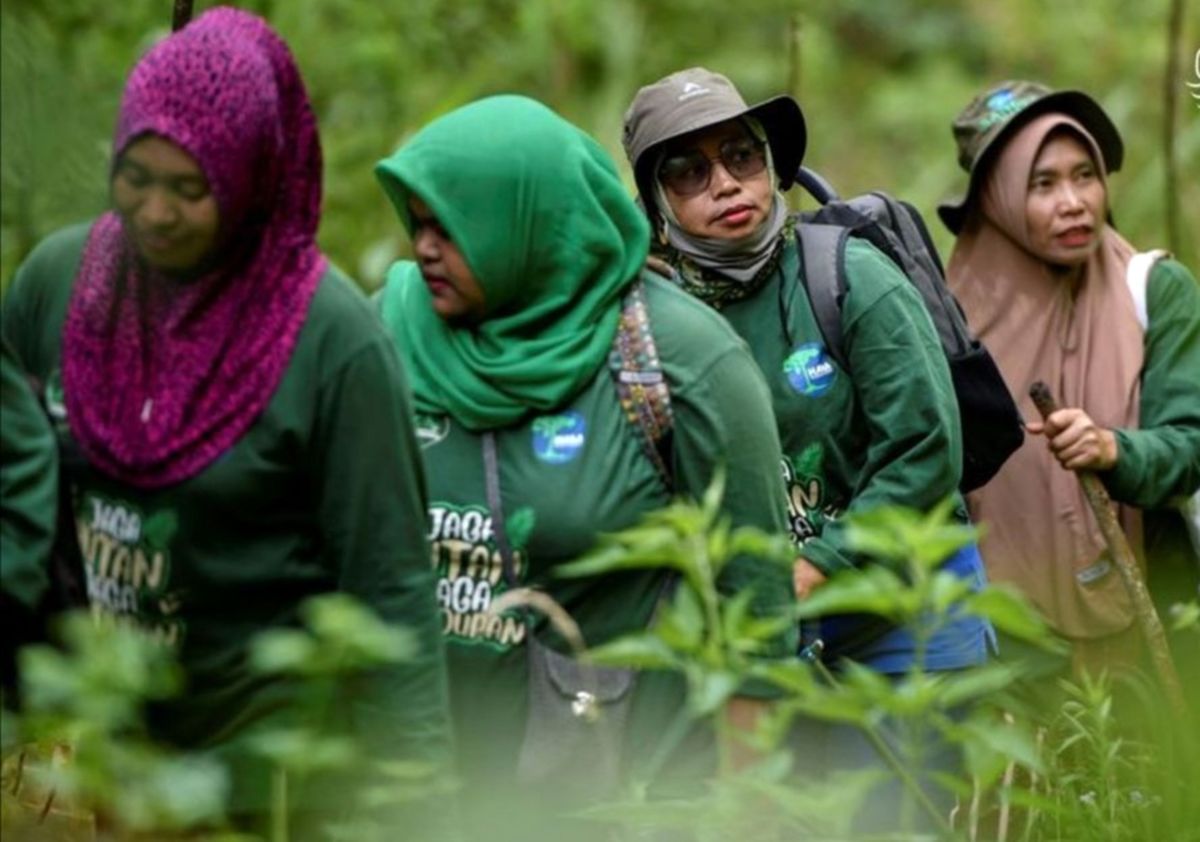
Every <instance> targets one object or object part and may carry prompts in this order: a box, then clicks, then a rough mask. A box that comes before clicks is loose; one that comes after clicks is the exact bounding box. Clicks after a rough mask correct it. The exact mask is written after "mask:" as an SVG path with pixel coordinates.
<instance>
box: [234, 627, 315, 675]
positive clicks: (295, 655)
mask: <svg viewBox="0 0 1200 842" xmlns="http://www.w3.org/2000/svg"><path fill="white" fill-rule="evenodd" d="M316 649H317V643H316V641H315V640H313V638H312V636H311V635H309V634H308V633H306V632H302V631H296V630H294V629H269V630H267V631H265V632H261V633H259V634H258V635H256V636H255V638H254V640H253V641H251V644H250V668H251V669H253V670H255V671H256V672H261V673H266V674H278V673H297V674H298V673H303V672H304V671H305V670H306V669H307V667H308V666H309V665H310V664H311V663H312V660H313V657H314V654H315V653H316Z"/></svg>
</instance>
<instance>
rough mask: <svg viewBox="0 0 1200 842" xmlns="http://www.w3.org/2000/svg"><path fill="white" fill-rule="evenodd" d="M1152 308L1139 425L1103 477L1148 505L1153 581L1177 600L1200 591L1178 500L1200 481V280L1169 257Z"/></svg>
mask: <svg viewBox="0 0 1200 842" xmlns="http://www.w3.org/2000/svg"><path fill="white" fill-rule="evenodd" d="M1146 312H1147V316H1148V319H1147V321H1148V324H1147V328H1146V338H1145V347H1146V352H1145V361H1144V362H1143V366H1142V394H1141V411H1140V418H1139V422H1138V429H1136V430H1117V431H1116V438H1117V454H1118V456H1117V465H1116V467H1115V468H1113V469H1112V470H1111V471H1108V472H1106V473H1103V474H1101V477H1102V478H1103V479H1104V482H1105V485H1106V486H1107V487H1108V491H1109V493H1110V494H1111V495H1112V496H1113V498H1114V499H1116V500H1119V501H1120V502H1122V503H1126V504H1129V505H1131V506H1137V507H1139V508H1141V509H1143V510H1144V518H1143V527H1144V528H1143V533H1144V539H1145V548H1146V557H1147V560H1148V565H1149V566H1148V571H1149V582H1150V585H1151V589H1152V590H1153V591H1154V593H1155V596H1156V597H1160V598H1161V601H1162V602H1163V603H1169V602H1171V601H1175V600H1186V599H1194V598H1195V596H1196V581H1197V563H1198V562H1197V558H1196V550H1195V549H1194V548H1193V547H1192V545H1191V542H1190V540H1189V538H1188V535H1187V531H1186V529H1185V527H1184V523H1183V520H1182V519H1181V518H1180V516H1179V512H1178V511H1177V510H1175V509H1174V508H1172V503H1174V502H1176V501H1177V500H1178V499H1179V498H1181V497H1185V496H1188V495H1191V494H1193V493H1195V492H1196V490H1197V489H1198V488H1200V286H1197V284H1196V279H1195V278H1194V277H1192V275H1191V273H1190V272H1188V270H1187V269H1186V268H1184V267H1183V266H1182V265H1180V264H1179V263H1177V262H1175V261H1174V260H1161V261H1159V262H1158V263H1157V264H1155V266H1154V270H1153V271H1152V272H1151V273H1150V280H1149V284H1148V286H1147V290H1146ZM1164 607H1166V605H1164Z"/></svg>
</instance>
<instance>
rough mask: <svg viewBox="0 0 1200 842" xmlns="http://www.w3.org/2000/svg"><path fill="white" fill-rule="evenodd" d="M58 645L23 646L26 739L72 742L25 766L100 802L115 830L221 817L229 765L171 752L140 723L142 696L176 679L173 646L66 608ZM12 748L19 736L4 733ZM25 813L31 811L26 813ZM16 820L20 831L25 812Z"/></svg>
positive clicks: (52, 784) (170, 686)
mask: <svg viewBox="0 0 1200 842" xmlns="http://www.w3.org/2000/svg"><path fill="white" fill-rule="evenodd" d="M62 639H63V645H64V648H63V649H62V650H59V649H56V648H54V647H51V646H33V647H27V648H26V649H23V650H22V651H21V653H20V654H21V659H20V660H21V680H22V701H23V703H24V706H25V707H24V711H25V712H24V714H23V715H22V716H21V717H20V720H19V723H18V722H14V721H12V720H11V719H9V720H7V721H6V727H5V730H6V732H9V731H10V729H13V728H14V726H19V734H20V743H21V744H25V745H30V746H34V747H37V746H40V747H41V751H42V752H45V753H49V752H50V751H51V750H52V749H53V747H55V746H59V745H64V744H65V745H69V746H70V761H69V762H66V763H58V764H53V763H52V764H34V765H32V766H31V768H30V769H29V770H28V772H27V774H28V775H29V777H30V778H32V779H33V780H34V781H35V782H36V783H37V784H38V786H40V788H41V789H42V790H44V791H47V792H54V793H56V796H55V797H58V798H60V799H62V800H64V801H67V802H69V803H71V804H73V805H74V806H75V807H76V808H78V809H84V810H87V809H90V810H95V811H97V812H99V813H101V814H103V815H104V816H106V817H107V818H108V821H109V822H110V823H111V824H113V825H114V827H115V828H116V829H117V830H118V831H124V832H149V831H176V830H185V829H187V828H192V827H197V826H205V827H211V826H215V825H218V824H219V823H220V821H221V817H222V815H223V809H224V804H225V798H226V796H227V791H226V790H227V783H226V775H225V770H224V769H223V768H222V767H221V766H220V765H219V764H217V763H216V762H215V761H213V760H212V759H210V758H207V757H202V756H199V755H183V754H174V753H171V752H168V751H166V750H165V749H163V748H161V747H159V746H157V745H154V744H153V743H152V742H150V740H148V739H147V737H146V735H145V732H144V730H143V728H142V713H143V710H142V709H143V706H144V705H145V703H146V702H148V701H152V700H160V699H165V698H168V697H170V696H171V695H174V694H175V693H177V692H178V691H179V689H180V681H179V672H178V668H177V667H176V665H175V663H174V659H173V657H172V655H171V652H170V650H168V649H166V648H165V647H163V646H162V645H161V644H159V643H158V642H156V641H155V640H153V639H151V638H150V637H148V636H146V635H144V634H143V633H141V632H139V631H137V630H136V629H135V628H133V627H132V626H128V625H123V624H114V623H97V622H96V621H95V620H94V619H93V618H92V617H90V616H88V615H86V614H75V615H71V616H69V617H67V618H65V620H64V622H63V624H62ZM5 743H6V750H11V749H12V748H14V747H15V746H16V744H17V742H16V741H15V740H13V741H11V743H10V739H9V737H8V736H7V734H6V738H5ZM24 818H25V819H26V821H28V820H29V818H30V816H25V817H24ZM14 822H15V825H14V827H13V828H11V829H12V830H14V831H16V832H18V833H20V832H22V830H21V825H20V824H19V819H14Z"/></svg>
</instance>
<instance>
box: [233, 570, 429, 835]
mask: <svg viewBox="0 0 1200 842" xmlns="http://www.w3.org/2000/svg"><path fill="white" fill-rule="evenodd" d="M300 615H301V617H302V618H303V620H304V624H305V625H304V628H302V629H272V630H269V631H266V632H262V633H261V634H259V635H258V636H257V637H256V638H255V639H254V640H253V641H252V643H251V647H250V664H251V667H252V668H253V669H254V670H256V671H257V672H259V673H262V674H263V675H268V676H272V677H275V678H279V679H283V680H299V681H300V682H301V692H300V693H299V695H298V698H297V699H296V700H295V702H294V703H293V710H292V711H291V714H292V716H291V718H290V722H292V723H295V724H281V725H272V726H271V727H268V728H265V729H262V730H260V731H258V732H257V733H255V734H253V735H252V736H251V737H250V740H249V743H250V746H251V748H252V749H253V750H254V751H256V752H257V753H259V754H260V755H261V756H263V757H265V758H266V759H267V760H268V761H269V762H270V764H271V766H272V767H273V769H274V778H273V781H272V793H273V794H272V804H271V812H272V827H273V828H274V830H273V835H272V839H273V840H274V842H285V840H286V839H287V838H288V833H289V828H288V821H289V813H290V811H291V810H292V809H294V808H295V807H296V806H297V805H296V804H294V803H292V800H291V797H290V795H289V793H290V792H291V791H292V786H293V785H294V784H296V783H301V782H303V781H304V780H305V779H306V778H307V777H308V776H310V775H314V774H319V773H326V774H328V773H332V775H331V777H330V778H327V780H333V779H338V780H340V781H341V782H342V783H343V784H344V788H345V797H346V799H347V802H346V803H347V804H352V805H357V806H358V807H360V808H362V809H363V811H364V813H365V815H363V816H361V818H359V817H356V818H355V819H354V820H353V821H350V822H344V823H342V824H340V825H337V826H332V825H331V826H327V827H324V828H322V832H324V833H326V834H328V835H329V837H330V838H334V839H338V838H344V839H355V840H372V839H381V840H382V839H388V838H390V836H389V835H388V833H387V829H386V828H383V827H380V826H378V825H377V823H376V821H375V816H376V815H377V811H378V810H379V809H380V808H383V807H388V806H394V805H396V804H399V803H403V802H413V801H417V800H420V799H423V798H428V797H429V796H431V795H433V794H434V793H435V792H440V791H442V790H443V789H444V788H445V787H446V786H447V783H446V782H445V781H443V780H440V779H438V778H437V777H436V775H437V773H439V772H440V771H441V770H437V769H434V768H432V767H431V766H430V765H428V764H424V763H418V762H402V761H400V760H398V759H385V760H382V761H380V760H372V759H370V758H371V756H372V754H371V749H370V747H369V746H367V745H364V744H363V743H362V742H361V740H358V739H356V738H355V737H353V736H351V735H350V734H349V733H348V732H347V731H346V729H345V725H346V724H347V723H346V717H345V715H344V711H342V710H340V708H341V707H343V706H344V705H346V704H352V703H353V702H352V701H351V700H349V699H348V698H347V696H346V695H345V694H344V693H342V692H341V691H342V690H343V689H344V688H345V687H347V686H349V685H350V684H351V683H352V682H353V681H354V680H355V679H357V678H360V677H363V676H369V675H370V674H371V673H372V672H373V671H374V670H377V669H379V668H383V667H387V666H389V665H393V664H399V663H402V662H404V661H407V660H409V659H411V658H413V657H414V656H416V654H417V651H418V650H417V643H416V639H415V637H414V636H413V634H412V633H411V631H410V630H408V629H404V628H399V627H396V626H391V625H388V624H387V623H385V622H383V621H382V620H381V619H380V618H379V617H378V616H377V615H376V614H375V613H374V612H372V611H371V610H370V609H369V608H368V607H366V606H365V605H363V604H362V603H360V602H359V601H358V600H356V599H355V598H354V597H351V596H349V595H347V594H344V593H331V594H325V595H323V596H318V597H313V598H311V599H309V600H308V601H306V602H305V603H304V604H303V605H302V606H301V608H300Z"/></svg>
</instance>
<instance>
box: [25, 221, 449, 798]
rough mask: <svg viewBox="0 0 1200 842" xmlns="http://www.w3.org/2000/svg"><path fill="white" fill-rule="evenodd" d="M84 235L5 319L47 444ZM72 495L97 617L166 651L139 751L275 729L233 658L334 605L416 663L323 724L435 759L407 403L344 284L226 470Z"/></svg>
mask: <svg viewBox="0 0 1200 842" xmlns="http://www.w3.org/2000/svg"><path fill="white" fill-rule="evenodd" d="M87 230H88V228H87V226H79V227H75V228H72V229H68V230H66V231H63V232H60V233H58V234H56V235H54V236H52V237H51V238H49V239H48V240H47V241H45V242H44V243H43V244H42V245H40V246H39V247H38V248H37V250H35V251H34V253H33V254H32V255H31V256H30V258H29V259H28V260H27V261H26V263H25V264H24V265H23V266H22V267H21V269H20V270H19V271H18V273H17V276H16V279H15V280H14V282H13V285H12V288H11V289H10V291H9V293H8V295H7V297H6V299H5V301H4V312H3V316H4V319H3V325H4V335H5V337H6V338H7V339H8V340H9V341H10V342H12V343H13V345H14V346H15V347H16V349H17V352H18V353H19V354H20V355H21V357H22V359H23V360H24V361H25V363H26V364H27V365H28V366H29V368H30V369H31V371H32V372H33V373H34V374H35V375H37V376H38V377H39V378H41V379H43V380H45V381H47V382H48V383H49V387H48V397H49V399H50V400H49V403H50V409H51V412H52V413H55V412H57V414H58V423H57V433H58V435H59V436H62V437H66V436H69V435H70V433H69V429H68V426H67V424H66V419H65V409H64V408H63V401H62V396H61V386H60V385H59V384H60V383H61V378H60V376H59V365H60V363H59V352H60V345H61V336H62V327H63V321H64V317H65V313H66V309H67V303H68V299H69V296H70V290H71V286H72V283H73V279H74V277H75V273H76V270H77V267H78V264H79V259H80V255H81V251H82V247H83V244H84V241H85V238H86V235H87ZM72 494H73V501H74V505H75V516H76V520H77V527H78V534H79V543H80V547H81V549H82V553H83V558H84V563H85V567H86V571H87V577H88V589H89V595H90V598H91V601H92V604H93V605H94V606H95V609H96V610H97V611H99V612H103V613H106V614H111V615H115V616H118V617H124V618H128V619H129V620H130V621H132V622H136V623H137V624H139V625H140V626H142V627H143V628H145V629H147V630H149V631H150V632H152V633H153V634H154V635H156V636H157V637H158V638H160V639H161V640H163V641H165V642H167V643H169V644H170V645H172V646H173V647H174V648H175V649H176V650H177V652H178V654H179V658H180V661H181V664H182V666H183V668H184V670H185V673H186V677H187V691H186V693H185V694H184V695H183V696H181V697H180V698H178V699H176V700H173V701H171V702H170V703H168V704H165V705H163V706H162V707H161V708H160V709H156V710H155V711H154V712H153V716H152V719H151V723H150V724H151V727H152V733H153V734H154V736H156V737H158V738H161V739H165V740H167V741H169V742H172V743H175V744H177V745H180V746H184V747H188V748H208V747H213V748H218V749H221V750H225V749H228V748H230V745H231V744H232V745H236V739H237V738H238V737H240V736H241V735H242V734H244V733H245V729H246V727H247V726H251V725H256V724H261V723H263V722H264V721H271V722H272V723H273V724H274V722H276V721H279V720H280V719H282V718H284V717H286V716H287V715H288V709H287V706H288V704H289V701H290V700H291V699H292V698H293V688H292V687H290V686H289V685H288V684H286V683H284V682H280V681H266V680H263V679H262V678H260V677H258V676H256V675H255V674H253V673H252V672H251V671H250V669H249V667H248V665H247V663H246V654H247V647H248V644H249V642H250V640H251V639H252V638H253V637H254V635H256V634H258V633H259V632H261V631H263V630H265V629H267V628H270V627H274V626H289V625H295V624H296V623H297V622H298V619H297V607H298V606H299V604H300V603H301V602H302V601H303V600H304V599H305V598H307V597H310V596H313V595H316V594H320V593H325V592H329V591H344V592H346V593H349V594H351V595H353V596H355V597H357V598H358V599H360V600H361V601H363V602H364V603H365V604H366V605H368V606H370V607H371V608H373V609H374V610H375V611H376V612H377V613H378V614H379V615H380V616H381V617H382V618H383V619H385V620H387V621H388V622H392V623H399V624H403V625H405V626H407V627H409V628H411V629H412V630H413V631H414V632H415V633H416V634H417V635H418V638H419V640H420V642H421V645H422V652H423V654H422V656H421V657H420V658H419V659H418V660H416V661H415V662H411V663H407V664H405V665H403V667H401V668H395V669H389V670H387V671H386V672H385V673H383V674H380V675H375V676H370V677H368V678H367V679H365V680H364V681H363V688H364V689H363V691H362V692H361V693H356V694H354V695H353V697H352V698H349V699H347V702H346V703H345V704H341V705H338V706H337V715H338V716H339V717H344V718H345V720H346V722H347V723H348V724H349V725H350V727H352V728H353V729H355V731H356V732H357V733H358V735H359V736H360V737H364V738H365V739H366V740H367V741H368V742H367V744H368V745H369V746H370V748H371V750H372V752H374V753H378V754H379V755H381V756H386V757H389V758H393V759H395V758H428V759H430V760H433V761H435V762H437V761H439V760H444V759H445V758H446V752H447V750H448V733H449V728H448V720H447V717H446V696H445V675H444V656H443V646H442V641H441V636H440V634H439V633H438V631H439V630H438V621H437V613H436V608H435V603H434V601H433V599H432V594H433V579H432V576H431V575H430V569H429V562H428V552H429V550H428V544H427V542H426V540H425V526H426V524H425V511H424V506H425V497H424V495H423V493H422V485H421V468H420V462H419V459H418V457H417V454H416V446H415V442H414V438H413V434H412V427H411V421H410V415H409V407H408V391H407V385H406V383H405V380H404V376H403V372H402V370H401V368H400V365H399V363H398V361H397V358H396V355H395V352H394V350H393V349H392V348H391V347H390V343H389V340H388V338H387V337H386V335H385V334H384V332H383V330H382V328H381V327H380V326H379V324H378V321H377V320H376V319H375V318H374V316H373V314H372V313H371V312H370V308H369V306H368V305H367V304H366V302H365V301H364V300H363V299H362V297H361V295H360V294H359V293H358V291H357V290H356V289H355V288H354V287H353V285H352V284H351V283H350V282H349V281H348V280H347V279H346V278H345V277H344V276H343V275H341V273H340V272H338V271H337V270H335V269H332V268H331V269H330V270H329V271H328V272H327V273H326V275H325V277H324V278H323V279H322V280H321V283H320V286H319V288H318V290H317V292H316V294H315V296H314V297H313V299H312V303H311V306H310V309H309V312H308V316H307V319H306V321H305V323H304V326H303V328H302V330H301V333H300V337H299V340H298V341H297V344H296V347H295V350H294V351H293V354H292V358H291V361H290V363H289V365H288V369H287V372H286V374H285V375H284V377H283V380H282V381H281V382H280V384H279V387H278V388H277V390H276V392H275V394H274V396H273V397H272V398H271V401H270V403H269V404H268V405H267V408H266V410H265V411H264V412H263V414H262V416H261V417H259V419H258V420H257V421H256V422H255V423H254V424H253V426H252V427H251V428H250V430H249V431H248V432H247V433H246V434H245V435H244V436H243V437H242V438H241V439H240V440H239V441H238V442H237V444H236V445H234V446H233V447H232V448H231V449H230V450H229V451H228V452H226V453H225V454H223V455H222V456H221V457H219V458H218V459H217V460H216V461H215V462H214V463H212V464H211V465H209V466H208V467H207V468H205V469H204V470H203V471H201V472H200V473H199V474H197V475H195V476H193V477H191V478H190V479H187V480H185V481H184V482H181V483H179V484H177V485H173V486H170V487H167V488H163V489H157V490H152V491H146V490H140V489H137V488H133V487H130V486H127V485H123V484H122V483H120V482H116V481H114V480H112V479H110V478H108V477H106V476H102V475H100V474H98V473H95V472H89V473H88V474H87V475H85V476H79V477H74V478H73V482H72ZM306 724H312V723H306ZM368 732H369V733H368ZM233 756H236V757H237V759H236V760H235V770H236V773H235V779H234V781H233V789H232V795H233V803H232V807H231V808H232V809H233V810H239V809H254V808H256V807H258V806H260V805H261V803H262V798H263V797H264V794H265V789H266V785H267V783H268V779H267V775H266V770H265V769H263V768H255V767H253V766H250V765H247V766H242V765H241V764H242V763H243V762H245V761H244V758H242V757H241V755H240V753H237V752H236V751H235V752H234V753H233Z"/></svg>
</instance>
